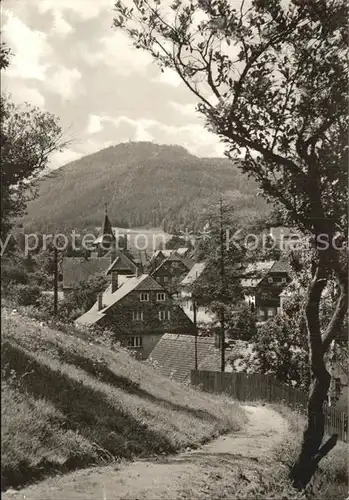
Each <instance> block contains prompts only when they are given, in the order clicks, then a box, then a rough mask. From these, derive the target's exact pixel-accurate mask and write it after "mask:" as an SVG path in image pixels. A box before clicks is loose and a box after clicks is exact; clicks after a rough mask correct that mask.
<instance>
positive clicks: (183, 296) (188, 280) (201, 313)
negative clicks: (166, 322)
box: [177, 262, 215, 329]
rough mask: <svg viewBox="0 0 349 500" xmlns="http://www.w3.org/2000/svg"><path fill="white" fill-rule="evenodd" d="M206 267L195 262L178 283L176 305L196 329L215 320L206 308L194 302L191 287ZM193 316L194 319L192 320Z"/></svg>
mask: <svg viewBox="0 0 349 500" xmlns="http://www.w3.org/2000/svg"><path fill="white" fill-rule="evenodd" d="M206 267H207V265H206V263H205V262H197V263H195V264H194V265H193V267H192V268H191V269H190V271H189V272H188V274H187V275H186V276H185V277H184V279H183V280H182V281H181V282H180V285H179V294H178V298H177V300H178V303H179V304H180V305H181V307H182V309H183V311H184V312H185V313H186V315H187V316H188V317H189V318H190V319H191V320H192V321H193V322H194V321H196V324H197V326H198V328H199V329H200V328H201V327H204V328H206V327H207V326H208V325H213V324H214V323H215V318H214V315H213V314H212V313H210V312H209V311H208V310H207V307H205V306H202V305H200V304H198V303H197V301H194V298H193V292H192V286H193V284H194V283H195V282H196V280H197V279H198V278H199V277H200V276H201V275H202V274H203V273H204V271H205V269H206ZM194 315H196V318H195V319H194Z"/></svg>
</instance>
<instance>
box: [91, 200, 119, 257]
mask: <svg viewBox="0 0 349 500" xmlns="http://www.w3.org/2000/svg"><path fill="white" fill-rule="evenodd" d="M115 242H116V240H115V236H114V232H113V228H112V225H111V222H110V219H109V217H108V205H107V203H105V204H104V221H103V226H102V228H101V231H100V233H99V236H98V237H97V238H96V239H95V242H94V245H95V246H96V247H97V249H98V250H99V253H100V254H104V253H106V252H108V251H109V250H110V249H111V248H113V247H114V246H115Z"/></svg>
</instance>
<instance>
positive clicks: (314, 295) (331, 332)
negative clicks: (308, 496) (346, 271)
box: [290, 265, 348, 489]
mask: <svg viewBox="0 0 349 500" xmlns="http://www.w3.org/2000/svg"><path fill="white" fill-rule="evenodd" d="M326 283H327V278H326V273H325V272H324V270H323V269H321V268H320V266H319V265H318V266H317V267H316V269H315V270H314V273H313V279H312V282H311V284H310V286H309V290H308V300H307V305H306V310H305V316H306V322H307V330H308V339H309V356H310V369H311V385H310V390H309V398H308V418H307V425H306V428H305V431H304V434H303V441H302V447H301V451H300V454H299V457H298V459H297V461H296V462H295V464H294V466H293V467H292V469H291V472H290V478H291V480H292V482H293V485H294V486H295V487H296V488H297V489H304V488H305V487H306V486H307V484H308V483H309V482H310V480H311V478H312V476H313V475H314V473H315V471H316V469H317V465H318V463H319V462H320V460H321V459H322V458H323V457H324V456H325V455H327V454H328V453H329V451H331V449H332V448H333V447H334V446H335V445H336V442H337V435H333V436H332V437H330V438H329V439H328V441H327V442H325V444H323V445H322V440H323V437H324V433H325V415H324V403H325V402H326V401H327V393H328V390H329V387H330V382H331V376H330V374H329V372H328V370H327V369H326V363H325V359H324V355H325V353H326V351H327V349H328V347H329V345H330V342H331V341H332V340H333V339H334V338H335V336H336V330H337V329H338V326H339V324H340V322H341V321H342V319H343V317H344V314H345V312H346V310H347V307H348V305H347V302H348V288H347V281H342V283H341V293H340V297H339V299H338V302H337V306H336V309H335V311H334V314H333V316H332V319H331V321H330V323H329V325H328V327H327V330H326V332H325V333H324V334H323V335H321V330H320V319H319V306H320V300H321V294H322V292H323V289H324V288H325V286H326Z"/></svg>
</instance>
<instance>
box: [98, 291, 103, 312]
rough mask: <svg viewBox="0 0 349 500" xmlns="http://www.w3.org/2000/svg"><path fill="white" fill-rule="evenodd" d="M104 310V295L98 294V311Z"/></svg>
mask: <svg viewBox="0 0 349 500" xmlns="http://www.w3.org/2000/svg"><path fill="white" fill-rule="evenodd" d="M101 309H103V293H99V294H98V311H100V310H101Z"/></svg>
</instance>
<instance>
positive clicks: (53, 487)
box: [2, 406, 287, 500]
mask: <svg viewBox="0 0 349 500" xmlns="http://www.w3.org/2000/svg"><path fill="white" fill-rule="evenodd" d="M245 409H246V413H247V415H248V419H249V421H248V423H247V425H246V426H245V428H244V429H243V430H242V431H240V432H237V433H235V434H228V435H226V436H222V437H220V438H218V439H216V440H214V441H212V442H211V443H208V444H207V445H204V446H202V447H201V448H200V449H198V450H195V451H190V452H187V453H182V454H180V455H177V456H174V457H166V458H164V459H158V460H156V461H137V462H133V463H131V464H130V463H128V464H124V465H122V466H120V465H119V464H118V465H116V466H109V467H104V468H92V469H86V470H82V471H77V472H74V473H71V474H68V475H66V476H63V477H56V478H52V479H48V480H46V481H43V482H42V483H39V484H37V485H34V486H30V487H28V488H26V489H24V490H21V491H19V492H14V491H13V490H12V491H8V492H6V493H5V494H4V495H3V496H2V498H3V500H19V499H25V500H61V499H64V500H95V499H96V500H97V499H98V500H112V499H113V500H116V499H117V500H121V499H127V500H131V499H132V500H153V499H176V500H182V499H212V498H232V497H231V495H232V494H234V495H237V494H238V492H239V491H240V490H241V487H242V486H244V485H245V487H246V485H248V486H249V487H250V485H251V483H252V484H253V482H254V481H255V480H256V477H258V473H259V471H260V470H261V468H262V467H265V466H266V465H267V464H268V463H270V461H272V453H271V452H272V449H273V448H274V447H275V446H276V445H278V444H279V443H280V442H281V440H282V437H283V435H284V433H285V432H286V428H287V424H286V422H285V420H284V419H283V418H282V417H281V415H279V414H278V413H277V412H275V411H273V410H272V409H270V408H267V407H264V406H245ZM235 498H236V496H235Z"/></svg>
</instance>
